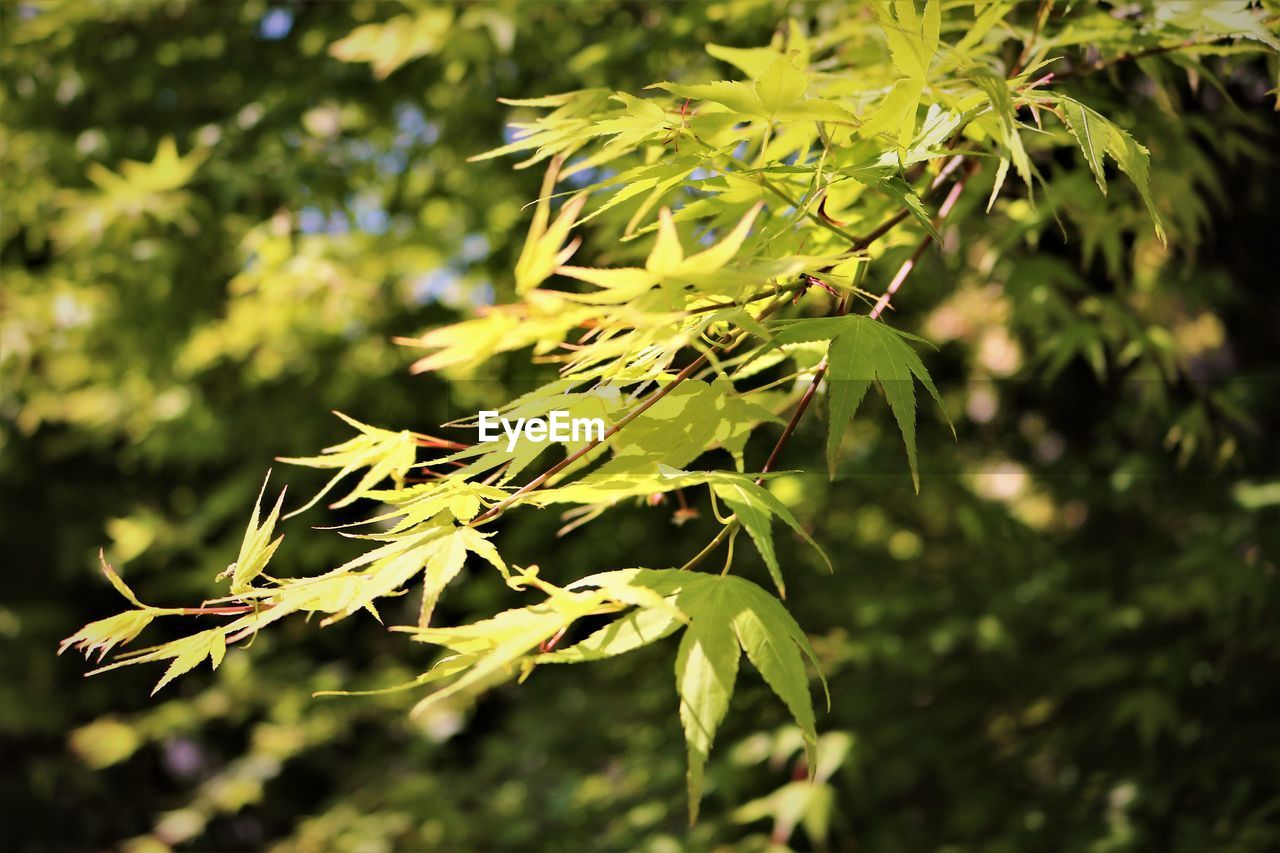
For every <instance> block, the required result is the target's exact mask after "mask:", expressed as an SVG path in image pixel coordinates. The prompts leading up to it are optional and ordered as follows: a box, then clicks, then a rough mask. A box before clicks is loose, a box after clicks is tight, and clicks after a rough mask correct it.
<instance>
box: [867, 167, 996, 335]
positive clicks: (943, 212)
mask: <svg viewBox="0 0 1280 853" xmlns="http://www.w3.org/2000/svg"><path fill="white" fill-rule="evenodd" d="M969 174H971V172H970V173H966V174H964V175H962V176H961V177H960V179H959V180H958V181H956V182H955V184H953V185H952V187H951V192H949V193H947V199H946V201H944V202H943V203H942V206H941V207H939V208H938V215H937V217H936V219H935V222H934V229H935V230H936V229H937V226H939V225H941V224H942V223H943V221H944V220H946V218H947V216H948V215H949V214H950V213H951V209H952V208H953V207H955V204H956V200H957V199H959V198H960V193H962V192H964V185H965V182H966V181H968V179H969ZM932 242H933V236H932V235H930V234H926V235H924V238H923V239H922V240H921V241H920V245H919V246H917V247H916V250H915V251H914V252H912V253H911V257H910V258H908V259H907V260H905V261H903V263H902V266H901V267H899V268H898V272H897V274H896V275H895V276H894V277H893V280H892V281H890V282H889V286H888V287H887V288H885V291H884V293H882V294H881V295H880V298H879V299H878V300H877V301H876V304H875V306H874V307H873V308H872V309H871V313H870V314H869V315H868V316H869V317H870V318H871V319H872V320H877V319H879V318H880V315H881V314H882V313H884V309H886V308H888V307H889V300H890V299H892V298H893V295H894V294H895V293H897V292H898V288H899V287H901V286H902V283H903V282H904V281H906V280H907V276H909V275H911V271H912V270H913V269H915V266H916V263H917V262H918V261H919V260H920V256H921V255H923V254H924V250H925V249H927V248H928V247H929V244H930V243H932Z"/></svg>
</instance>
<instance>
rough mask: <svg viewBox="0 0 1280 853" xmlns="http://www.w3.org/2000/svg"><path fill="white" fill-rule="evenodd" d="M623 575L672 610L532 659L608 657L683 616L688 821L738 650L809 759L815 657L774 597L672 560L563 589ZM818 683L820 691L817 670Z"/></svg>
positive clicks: (681, 690) (629, 620) (665, 631)
mask: <svg viewBox="0 0 1280 853" xmlns="http://www.w3.org/2000/svg"><path fill="white" fill-rule="evenodd" d="M623 584H625V585H626V586H629V587H631V588H641V589H649V590H652V591H654V592H656V593H658V594H659V595H661V596H663V597H664V599H665V600H666V601H668V602H670V604H671V605H673V609H661V610H657V609H653V608H650V607H639V608H637V609H636V610H633V611H631V612H630V613H628V614H627V615H625V616H623V617H621V618H620V619H618V620H615V621H614V622H611V623H609V624H608V625H607V626H605V627H604V628H602V629H600V630H599V631H597V632H595V633H594V634H592V635H591V636H590V637H588V638H587V639H585V640H583V641H582V642H580V643H578V644H576V645H574V646H571V647H569V648H567V649H564V650H562V651H559V652H555V653H552V654H546V655H541V656H540V657H539V659H538V660H539V661H540V662H541V661H548V662H560V663H577V662H581V661H588V660H600V659H602V658H607V657H613V656H615V655H619V654H623V653H625V652H629V651H632V650H633V649H636V648H639V647H641V646H643V645H647V644H648V643H652V642H654V641H656V640H659V639H661V638H663V637H666V636H668V635H670V634H671V633H673V632H674V631H675V630H677V629H678V628H679V627H680V626H681V624H682V623H683V622H687V624H688V627H687V628H686V629H685V633H684V635H683V636H682V637H681V639H680V647H679V649H678V651H677V653H676V667H675V676H676V692H677V694H678V695H679V697H680V722H681V725H682V727H683V728H684V734H685V741H686V744H687V746H688V753H689V770H688V785H689V817H690V820H691V821H693V820H696V819H697V816H698V804H699V801H700V800H701V799H702V788H703V776H704V771H705V768H706V764H707V758H708V757H709V756H710V754H711V748H712V745H713V744H714V742H715V736H716V731H717V730H718V729H719V727H720V723H721V721H722V720H723V719H724V715H725V712H726V711H728V709H729V701H730V699H731V698H732V697H733V689H734V685H735V683H736V681H737V677H738V664H739V661H740V659H741V657H742V653H743V652H745V653H746V655H747V660H749V661H751V664H752V666H754V667H755V668H756V670H757V671H759V673H760V675H761V676H762V677H763V678H764V680H765V683H766V684H768V685H769V687H770V689H772V690H773V692H774V693H775V694H777V696H778V698H779V699H781V700H782V702H783V704H785V705H786V706H787V709H788V710H789V711H790V712H791V715H792V717H793V718H794V719H795V722H796V724H797V725H798V726H800V729H801V731H802V733H803V735H804V742H805V749H806V752H807V753H808V754H809V759H810V760H809V766H810V767H813V766H815V763H814V761H813V748H814V745H815V743H816V740H817V735H816V722H815V716H814V710H813V701H812V697H811V696H810V695H809V681H808V676H807V674H806V672H805V666H804V658H805V657H808V659H809V660H810V661H812V662H813V664H814V666H815V667H816V666H817V656H816V655H815V654H814V652H813V648H812V647H811V646H810V645H809V640H808V638H807V637H805V635H804V632H803V631H802V630H801V629H800V626H799V625H797V624H796V622H795V620H794V619H792V618H791V614H790V613H788V612H787V610H786V608H785V607H783V606H782V602H780V601H779V600H778V599H776V598H774V597H773V596H772V595H770V594H769V593H768V592H766V591H765V590H763V589H762V588H760V587H759V586H757V585H756V584H754V583H751V582H750V581H748V580H744V579H742V578H738V577H733V576H732V575H728V576H722V575H710V574H702V573H698V572H684V571H680V570H679V569H663V570H653V569H628V570H625V571H621V572H605V573H602V574H598V575H592V576H590V577H587V578H583V579H582V580H580V581H578V582H577V583H575V584H572V585H571V586H570V587H569V589H575V588H581V587H587V588H591V587H598V588H602V589H603V588H607V589H612V590H615V591H616V590H617V589H619V588H620V587H621V586H622V585H623ZM819 678H821V673H819ZM822 684H823V688H824V690H825V689H826V681H825V679H824V680H823V681H822ZM829 704H830V696H829V695H828V705H829Z"/></svg>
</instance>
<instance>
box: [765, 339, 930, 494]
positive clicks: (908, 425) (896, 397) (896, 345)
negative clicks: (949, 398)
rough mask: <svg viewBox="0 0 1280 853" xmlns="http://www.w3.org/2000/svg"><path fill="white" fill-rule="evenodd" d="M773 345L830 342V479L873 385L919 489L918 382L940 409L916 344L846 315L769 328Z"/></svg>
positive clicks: (828, 435)
mask: <svg viewBox="0 0 1280 853" xmlns="http://www.w3.org/2000/svg"><path fill="white" fill-rule="evenodd" d="M772 328H773V331H774V343H776V344H777V345H782V344H787V343H801V342H805V341H819V340H829V341H831V344H830V346H829V347H828V349H827V362H828V372H827V383H828V387H829V388H830V391H829V394H828V397H829V399H830V412H831V418H830V425H829V429H828V432H827V468H828V471H829V473H830V476H831V477H832V478H833V479H834V478H835V472H836V461H837V458H838V456H839V449H840V439H841V437H842V436H843V435H844V430H845V426H846V424H848V422H849V421H850V420H851V419H852V418H853V416H854V414H855V413H856V412H857V410H858V406H859V404H860V403H861V402H862V399H863V397H864V396H866V393H867V389H868V388H870V387H871V383H872V382H878V383H879V384H880V387H881V388H882V389H883V390H884V396H885V400H887V401H888V403H889V409H890V410H891V411H892V412H893V417H894V420H896V421H897V423H898V429H899V430H900V431H901V432H902V441H903V443H904V444H905V445H906V448H907V462H908V464H909V465H910V466H911V480H912V482H913V483H914V484H915V487H916V491H919V490H920V472H919V470H918V466H917V464H916V395H915V383H916V382H917V381H919V382H920V384H922V385H924V387H925V388H926V389H927V390H928V392H929V394H930V396H932V397H933V399H934V400H935V401H936V402H937V403H938V405H939V406H941V405H942V398H941V396H940V395H939V394H938V389H937V388H936V387H935V386H934V384H933V379H931V378H930V377H929V372H928V371H927V370H925V367H924V364H923V363H922V362H921V361H920V357H919V356H918V355H916V353H915V350H913V349H912V348H911V347H910V346H909V345H908V344H907V342H906V341H907V340H908V339H911V340H919V338H915V337H914V336H912V335H907V334H906V333H904V332H899V331H897V330H896V329H893V328H891V327H889V326H887V325H885V324H884V323H881V322H879V321H877V320H872V319H871V318H869V317H860V316H854V315H850V316H847V317H826V318H820V319H810V320H784V321H781V322H778V323H774V324H773V325H772Z"/></svg>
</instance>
